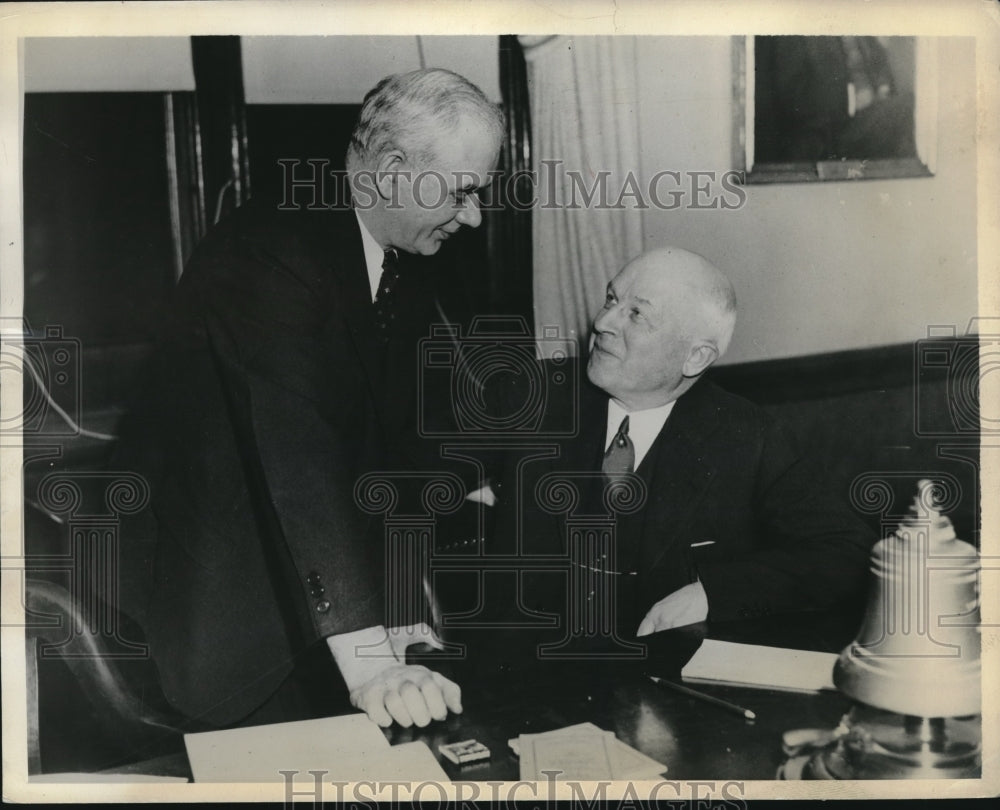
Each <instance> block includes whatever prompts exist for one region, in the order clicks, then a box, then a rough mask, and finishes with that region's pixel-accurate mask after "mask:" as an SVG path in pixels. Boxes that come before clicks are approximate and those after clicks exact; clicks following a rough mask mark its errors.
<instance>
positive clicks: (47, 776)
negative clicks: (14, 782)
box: [28, 773, 188, 785]
mask: <svg viewBox="0 0 1000 810" xmlns="http://www.w3.org/2000/svg"><path fill="white" fill-rule="evenodd" d="M28 781H29V782H30V783H32V784H35V783H37V784H40V785H94V784H98V785H100V784H142V783H145V782H156V783H162V782H180V783H181V784H186V783H187V782H188V780H187V778H186V777H183V776H155V775H154V774H146V773H39V774H33V775H31V776H29V777H28Z"/></svg>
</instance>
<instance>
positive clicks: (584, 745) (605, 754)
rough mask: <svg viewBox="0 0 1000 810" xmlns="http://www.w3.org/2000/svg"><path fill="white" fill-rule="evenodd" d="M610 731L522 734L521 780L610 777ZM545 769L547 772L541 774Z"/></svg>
mask: <svg viewBox="0 0 1000 810" xmlns="http://www.w3.org/2000/svg"><path fill="white" fill-rule="evenodd" d="M614 738H615V735H614V734H612V733H611V732H610V731H602V732H600V733H599V734H593V733H589V732H583V733H576V734H574V733H570V734H546V735H542V734H522V735H521V779H523V780H526V781H539V782H543V781H546V780H547V779H552V778H554V779H555V780H556V781H560V782H561V781H565V780H569V779H574V780H579V781H590V780H594V779H614V773H613V772H612V766H611V746H612V745H613V741H614ZM546 771H548V773H545V772H546Z"/></svg>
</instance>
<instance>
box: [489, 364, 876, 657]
mask: <svg viewBox="0 0 1000 810" xmlns="http://www.w3.org/2000/svg"><path fill="white" fill-rule="evenodd" d="M582 379H583V382H582V383H581V392H580V396H579V401H578V404H577V405H576V406H574V404H573V403H571V402H550V403H549V404H548V407H549V409H550V410H551V409H553V408H554V409H558V410H562V411H563V412H564V413H567V414H568V413H570V412H571V410H570V409H571V408H573V407H578V413H579V417H580V418H579V424H580V425H581V428H580V430H579V433H578V434H577V435H576V436H574V437H571V438H567V439H563V440H556V441H552V442H548V441H545V442H539V445H540V446H548V447H549V448H550V450H551V451H553V452H551V453H550V454H549V457H548V458H542V459H540V460H534V461H529V462H527V463H522V464H521V478H520V479H518V473H517V470H516V467H517V466H518V465H517V461H516V459H517V458H524V457H525V456H526V455H527V453H526V452H525V451H524V450H520V451H517V452H516V453H512V459H513V460H514V463H508V464H507V465H506V467H505V470H506V472H505V474H504V479H503V483H502V492H503V501H502V505H501V507H500V509H501V511H500V513H499V515H498V525H497V529H496V531H497V550H498V551H501V552H506V553H518V552H517V549H516V545H517V540H516V538H518V537H519V538H520V543H521V550H520V553H522V554H550V555H558V554H565V553H566V546H567V540H566V538H567V536H568V535H567V531H568V528H569V524H570V523H571V522H572V523H575V524H576V525H577V526H582V525H583V524H585V523H586V522H587V520H588V515H589V516H595V515H596V516H602V515H609V514H612V515H613V514H615V513H609V512H608V511H607V508H606V507H605V506H604V504H603V502H602V501H601V500H600V491H599V488H600V487H601V486H603V478H602V477H601V476H597V477H596V478H594V479H592V480H591V482H590V483H588V482H587V481H586V479H580V478H579V477H578V475H576V474H579V473H581V472H587V471H599V470H600V463H601V458H602V454H603V451H604V447H603V445H604V440H605V430H606V414H607V395H605V394H604V393H603V392H601V391H599V390H598V389H596V388H595V387H593V386H592V385H590V384H589V383H588V382H587V381H586V378H585V376H584V377H583V378H582ZM816 461H817V460H815V459H808V458H804V457H803V456H802V455H801V454H800V453H799V451H798V450H797V448H796V444H795V442H794V440H793V438H792V437H791V436H790V435H789V434H788V433H787V432H786V431H785V430H784V429H782V427H781V426H780V425H779V424H777V423H776V422H775V421H774V420H773V419H772V418H771V417H769V416H768V415H767V414H766V413H764V412H763V411H762V410H761V409H759V408H757V407H756V406H755V405H753V404H752V403H750V402H748V401H746V400H744V399H742V398H740V397H737V396H733V395H731V394H728V393H726V392H724V391H722V390H721V389H720V388H718V387H717V386H715V385H713V384H712V383H710V382H708V381H704V380H702V381H700V382H698V383H696V384H695V385H694V387H693V388H691V389H690V390H689V391H688V392H686V393H685V394H684V395H683V396H681V398H680V399H679V400H678V401H677V403H676V404H675V406H674V408H673V411H672V412H671V414H670V416H669V418H668V420H667V422H666V424H665V425H664V427H663V429H662V430H661V431H660V434H659V435H658V437H657V438H656V440H655V442H654V443H653V445H652V447H651V448H650V450H649V453H648V454H647V455H646V456H645V457H644V459H643V461H642V463H641V464H640V465H639V468H638V469H637V471H636V473H637V475H638V476H640V477H641V479H642V481H643V482H644V484H645V489H646V498H645V503H644V505H643V506H642V507H641V508H640V509H638V510H637V511H635V512H634V513H632V514H618V515H617V516H616V519H615V529H616V538H617V548H616V556H617V561H616V564H615V566H614V569H613V570H618V571H635V572H637V573H636V574H635V575H634V576H630V575H625V576H620V577H618V578H617V581H616V586H617V589H618V592H619V598H618V605H617V610H618V613H617V622H616V624H617V626H618V630H619V637H621V638H627V637H632V636H634V634H635V630H636V629H637V627H638V623H639V621H641V619H642V617H643V616H644V615H645V613H646V611H648V609H649V608H650V607H651V606H652V605H653V604H654V603H655V602H657V601H658V600H659V599H661V598H663V597H664V596H666V595H667V594H669V593H671V592H673V591H675V590H677V589H678V588H680V587H682V586H684V585H687V584H688V583H691V582H693V581H695V580H696V579H700V580H701V582H702V584H703V586H704V588H705V591H706V593H707V596H708V603H709V620H710V621H726V620H732V619H740V618H749V617H756V616H762V615H768V614H774V613H782V612H789V611H800V610H810V609H821V608H828V607H834V606H837V605H841V604H844V603H852V604H859V601H858V600H861V599H863V594H864V589H865V586H866V583H867V568H868V555H869V551H870V548H871V546H872V544H873V542H874V540H875V538H874V537H873V536H872V535H871V533H870V532H869V531H868V530H867V528H866V527H865V526H864V524H863V523H862V522H861V521H860V520H859V519H858V518H857V517H856V516H855V515H854V514H853V513H852V512H851V511H850V510H849V509H848V507H847V506H846V503H844V502H843V500H842V498H841V497H840V496H841V493H836V492H831V491H829V490H828V489H827V488H826V487H825V485H824V480H823V476H822V472H821V469H820V466H819V465H818V464H817V463H816ZM554 474H555V475H569V476H570V477H572V478H574V479H575V480H577V481H578V482H580V493H581V498H580V501H579V503H578V504H577V506H576V507H575V508H574V509H573V510H572V511H571V512H569V513H564V514H556V515H553V514H552V513H551V504H549V507H550V509H548V510H547V509H545V508H543V505H542V504H541V503H540V501H541V500H542V498H541V497H540V493H541V492H542V490H543V489H544V482H545V481H546V480H548V481H551V480H552V479H551V478H548V479H546V478H545V476H551V475H554ZM595 487H596V488H595ZM513 490H516V491H517V492H518V493H519V494H520V497H519V498H516V497H514V491H513ZM701 544H705V545H701ZM527 567H528V568H530V565H529V566H527ZM562 579H564V580H565V576H564V575H563V576H562ZM523 582H524V585H525V589H524V607H527V608H529V609H532V610H537V611H540V612H555V613H557V614H559V613H563V614H565V606H566V600H567V598H568V597H567V596H566V595H565V589H564V585H562V584H561V583H560V575H555V574H552V573H550V572H545V573H541V572H539V573H534V574H532V573H527V574H524V575H523Z"/></svg>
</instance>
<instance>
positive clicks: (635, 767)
mask: <svg viewBox="0 0 1000 810" xmlns="http://www.w3.org/2000/svg"><path fill="white" fill-rule="evenodd" d="M586 735H590V736H597V737H599V736H602V735H607V736H609V737H610V743H609V745H608V752H609V756H610V761H611V778H612V779H646V778H650V779H651V778H653V777H656V776H659V775H660V774H662V773H665V772H666V770H667V766H666V765H664V764H663V763H662V762H657V761H656V760H655V759H652V758H651V757H647V756H646V755H645V754H644V753H642V752H641V751H637V750H636V749H634V748H633V747H632V746H630V745H628V744H627V743H624V742H622V741H621V740H619V739H618V738H617V737H615V735H614V734H613V733H612V732H610V731H604V730H602V729H600V728H598V727H597V726H595V725H594V724H593V723H577V724H576V725H573V726H566V727H565V728H559V729H555V730H553V731H545V732H542V733H541V734H522V735H521V736H520V737H519V738H516V739H513V740H508V741H507V744H508V745H509V746H510V747H511V750H513V752H514V753H515V754H517V755H518V756H519V757H520V756H521V750H522V746H521V743H522V741H524V740H525V739H526V738H527V739H532V740H534V742H535V744H536V745H537V744H538V742H539V741H542V742H544V741H547V740H551V739H559V738H565V737H579V736H586ZM535 768H536V763H535V757H534V752H533V751H530V752H529V753H528V762H527V765H525V760H524V759H522V760H521V778H522V779H534V778H536V776H537V777H538V778H543V777H544V775H543V774H541V773H533V774H532V775H531V776H525V774H526V773H528V771H529V770H532V771H534V770H535ZM561 778H562V779H567V778H573V777H566V776H563V777H561Z"/></svg>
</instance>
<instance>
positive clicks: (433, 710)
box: [420, 678, 448, 720]
mask: <svg viewBox="0 0 1000 810" xmlns="http://www.w3.org/2000/svg"><path fill="white" fill-rule="evenodd" d="M420 694H421V695H423V697H424V703H426V704H427V711H428V712H430V715H431V717H433V718H434V719H435V720H444V719H445V718H446V717H447V716H448V707H447V706H445V705H444V695H442V694H441V687H440V686H438V685H437V683H435V682H434V679H433V678H428V679H427V680H425V681H423V682H422V683H421V684H420Z"/></svg>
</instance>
